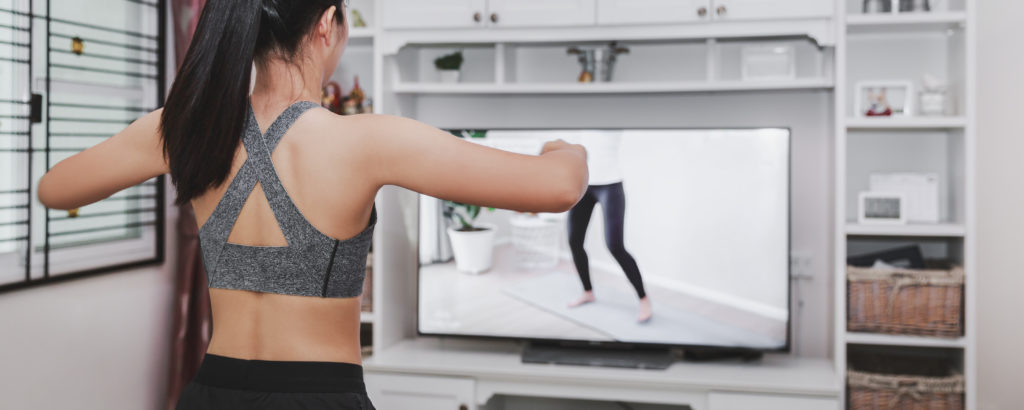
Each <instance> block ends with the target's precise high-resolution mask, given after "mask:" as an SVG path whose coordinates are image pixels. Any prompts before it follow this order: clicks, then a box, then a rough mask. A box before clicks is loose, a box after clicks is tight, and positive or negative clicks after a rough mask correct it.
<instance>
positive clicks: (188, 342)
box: [165, 0, 213, 410]
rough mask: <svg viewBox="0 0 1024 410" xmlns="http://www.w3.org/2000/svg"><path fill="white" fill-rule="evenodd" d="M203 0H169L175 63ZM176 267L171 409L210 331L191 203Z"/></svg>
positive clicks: (181, 222) (183, 213)
mask: <svg viewBox="0 0 1024 410" xmlns="http://www.w3.org/2000/svg"><path fill="white" fill-rule="evenodd" d="M205 3H206V0H171V11H172V16H173V17H172V22H171V24H172V27H174V39H175V41H174V43H175V44H174V50H175V56H176V58H177V65H178V66H181V60H182V59H183V58H184V57H185V52H186V51H187V50H188V45H189V43H191V41H192V32H193V31H195V28H196V23H197V22H198V21H199V13H200V11H202V7H203V5H204V4H205ZM179 211H180V212H179V218H178V255H177V259H178V271H177V272H176V280H175V282H176V283H177V286H176V288H175V298H174V320H173V326H174V327H173V331H172V333H171V335H172V337H173V340H171V352H170V366H169V368H170V375H169V377H168V382H167V400H166V406H165V408H166V410H174V407H175V405H176V404H177V402H178V397H179V396H180V395H181V391H182V389H184V388H185V385H186V384H188V382H189V381H190V380H192V378H193V377H194V376H195V374H196V370H198V369H199V364H200V363H201V362H202V359H203V355H204V354H206V347H207V346H208V345H209V343H210V335H212V333H213V319H212V317H211V312H210V293H209V290H208V289H207V282H206V272H205V271H204V270H203V258H202V252H201V251H200V248H199V232H198V228H197V227H196V218H195V214H194V213H193V211H192V206H190V205H187V204H186V205H184V206H182V207H180V208H179Z"/></svg>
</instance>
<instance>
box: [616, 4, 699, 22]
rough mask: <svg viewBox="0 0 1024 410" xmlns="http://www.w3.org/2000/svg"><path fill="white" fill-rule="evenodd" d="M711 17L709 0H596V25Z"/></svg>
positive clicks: (685, 20) (694, 19) (689, 20)
mask: <svg viewBox="0 0 1024 410" xmlns="http://www.w3.org/2000/svg"><path fill="white" fill-rule="evenodd" d="M710 18H711V0H598V8H597V23H598V24H636V23H679V22H691V21H704V20H709V19H710Z"/></svg>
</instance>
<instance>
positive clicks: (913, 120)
mask: <svg viewBox="0 0 1024 410" xmlns="http://www.w3.org/2000/svg"><path fill="white" fill-rule="evenodd" d="M966 126H967V119H966V118H964V117H889V118H878V117H853V118H847V119H846V128H847V129H850V130H901V129H902V130H943V129H958V128H964V127H966Z"/></svg>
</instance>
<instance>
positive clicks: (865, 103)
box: [854, 81, 915, 118]
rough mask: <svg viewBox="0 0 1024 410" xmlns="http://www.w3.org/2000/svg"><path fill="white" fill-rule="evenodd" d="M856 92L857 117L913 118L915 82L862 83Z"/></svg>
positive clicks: (859, 83) (855, 108) (858, 84)
mask: <svg viewBox="0 0 1024 410" xmlns="http://www.w3.org/2000/svg"><path fill="white" fill-rule="evenodd" d="M854 90H855V96H854V110H855V113H856V116H857V117H862V118H863V117H910V116H913V112H914V96H915V94H914V83H913V82H910V81H861V82H858V83H857V85H856V87H854Z"/></svg>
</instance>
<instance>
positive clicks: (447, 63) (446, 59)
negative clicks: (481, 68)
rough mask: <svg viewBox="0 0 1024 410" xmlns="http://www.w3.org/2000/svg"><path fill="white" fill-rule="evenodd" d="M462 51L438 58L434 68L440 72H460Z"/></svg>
mask: <svg viewBox="0 0 1024 410" xmlns="http://www.w3.org/2000/svg"><path fill="white" fill-rule="evenodd" d="M463 61H464V59H463V58H462V51H456V52H454V53H451V54H448V55H444V56H441V57H438V58H437V59H436V60H434V66H436V67H437V69H438V70H458V69H459V68H460V67H462V62H463Z"/></svg>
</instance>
